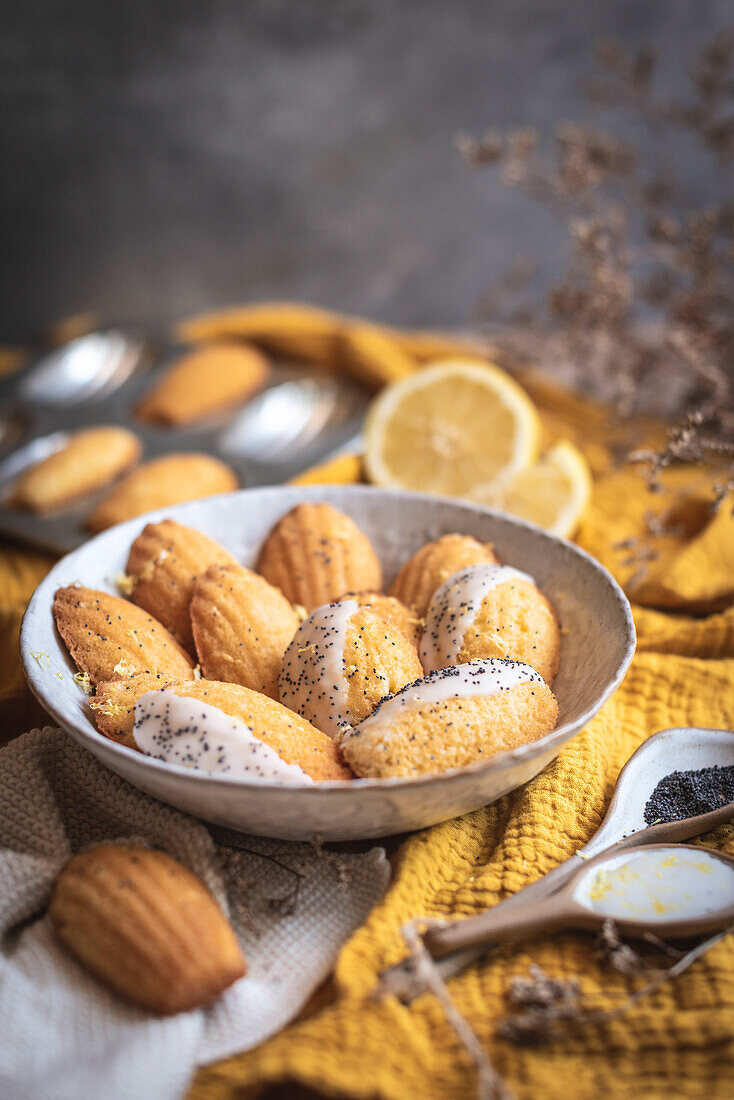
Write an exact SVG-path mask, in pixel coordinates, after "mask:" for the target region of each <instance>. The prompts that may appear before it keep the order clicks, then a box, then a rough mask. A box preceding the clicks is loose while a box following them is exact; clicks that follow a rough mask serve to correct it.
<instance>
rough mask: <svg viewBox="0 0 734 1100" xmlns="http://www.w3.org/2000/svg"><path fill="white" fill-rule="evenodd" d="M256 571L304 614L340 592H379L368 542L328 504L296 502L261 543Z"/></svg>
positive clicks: (378, 568) (378, 571) (376, 566)
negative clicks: (303, 611)
mask: <svg viewBox="0 0 734 1100" xmlns="http://www.w3.org/2000/svg"><path fill="white" fill-rule="evenodd" d="M257 571H258V573H261V574H262V576H263V577H265V579H266V580H268V581H270V583H271V584H273V585H275V587H276V588H279V589H280V590H281V592H282V593H283V595H284V596H285V597H286V598H287V599H289V600H290V602H291V603H292V604H300V605H301V606H303V607H305V608H306V610H307V611H311V610H313V608H314V607H320V606H321V605H322V604H325V603H330V602H331V601H332V600H337V599H339V597H340V596H343V595H344V593H345V592H358V591H361V590H363V589H374V590H377V591H379V590H380V589H381V588H382V568H381V566H380V562H379V560H378V558H377V555H376V554H375V551H374V550H373V548H372V544H371V543H370V541H369V539H368V538H367V536H366V535H365V534H363V532H362V531H360V529H359V528H358V527H357V525H356V524H355V523H354V521H353V520H352V519H350V518H349V516H345V515H344V514H343V513H342V512H338V511H337V510H336V509H335V508H332V507H331V505H330V504H299V505H298V506H297V507H296V508H294V509H293V510H292V511H290V512H288V514H287V515H285V516H283V518H282V519H281V520H279V522H278V523H276V525H275V527H274V528H273V530H272V531H271V532H270V534H269V535H268V537H267V539H266V540H265V543H264V544H263V547H262V550H261V551H260V557H259V560H258V563H257Z"/></svg>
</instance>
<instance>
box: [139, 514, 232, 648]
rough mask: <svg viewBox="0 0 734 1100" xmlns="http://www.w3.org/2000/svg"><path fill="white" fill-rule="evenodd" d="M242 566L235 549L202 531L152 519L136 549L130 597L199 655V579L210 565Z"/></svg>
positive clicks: (168, 521)
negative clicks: (194, 603) (193, 606)
mask: <svg viewBox="0 0 734 1100" xmlns="http://www.w3.org/2000/svg"><path fill="white" fill-rule="evenodd" d="M236 564H237V563H236V562H235V559H234V558H233V557H232V555H231V554H230V553H229V551H227V550H225V549H224V547H223V546H220V545H219V543H218V542H214V541H213V539H210V538H207V536H206V535H202V534H201V532H200V531H194V530H193V529H192V528H191V527H184V526H183V525H182V524H180V523H176V522H175V521H174V520H172V519H164V520H161V522H160V523H149V524H147V525H146V526H145V527H144V528H143V530H142V532H141V533H140V534H139V535H138V537H137V538H136V539H135V542H134V543H133V544H132V546H131V547H130V555H129V557H128V559H127V566H126V572H127V575H128V577H129V579H130V585H131V591H130V598H131V600H132V601H133V602H134V603H136V604H138V606H139V607H142V608H144V609H145V610H146V611H148V612H149V613H150V614H151V615H153V616H155V618H156V619H158V621H159V622H161V623H163V625H164V626H165V627H166V628H167V629H168V630H170V632H171V634H173V636H174V638H176V640H177V641H179V642H180V643H181V645H182V646H183V647H184V648H185V649H186V650H188V652H189V653H193V652H194V639H193V635H192V632H191V617H190V615H189V604H190V603H191V597H192V595H193V591H194V581H195V580H196V578H197V577H198V576H200V575H201V574H202V573H204V572H205V571H206V569H207V567H208V566H210V565H236Z"/></svg>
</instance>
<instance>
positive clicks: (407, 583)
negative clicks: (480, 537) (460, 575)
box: [390, 534, 497, 619]
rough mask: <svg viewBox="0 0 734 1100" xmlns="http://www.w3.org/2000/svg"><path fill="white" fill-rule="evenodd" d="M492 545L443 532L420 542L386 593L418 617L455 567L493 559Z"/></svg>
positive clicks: (492, 560)
mask: <svg viewBox="0 0 734 1100" xmlns="http://www.w3.org/2000/svg"><path fill="white" fill-rule="evenodd" d="M496 561H497V558H496V557H495V555H494V551H493V549H492V547H491V546H490V545H489V544H487V543H482V542H478V541H477V540H476V539H474V538H471V536H469V535H456V534H453V535H443V536H442V537H441V538H440V539H436V541H435V542H427V543H426V545H425V546H421V548H420V550H418V551H417V552H416V553H415V554H413V557H412V558H409V559H408V561H406V563H405V565H404V566H403V567H402V569H401V570H400V572H399V573H398V575H397V577H396V578H395V580H394V582H393V585H392V587H391V589H390V595H391V596H395V598H396V599H398V600H400V601H401V603H404V604H405V606H406V607H409V608H410V610H411V611H412V612H413V614H414V615H416V616H417V617H418V618H419V619H423V618H424V617H425V614H426V611H427V610H428V605H429V603H430V602H431V598H432V596H433V593H434V592H435V591H436V589H437V588H438V587H439V585H441V584H443V582H444V581H445V580H446V579H447V578H448V577H450V576H451V575H452V574H453V573H457V572H458V571H459V569H465V568H466V566H467V565H476V564H477V563H478V562H496Z"/></svg>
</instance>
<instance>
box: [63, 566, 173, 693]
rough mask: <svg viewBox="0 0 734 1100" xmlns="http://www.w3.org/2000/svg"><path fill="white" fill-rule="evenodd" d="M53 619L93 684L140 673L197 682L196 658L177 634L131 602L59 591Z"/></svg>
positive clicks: (88, 591)
mask: <svg viewBox="0 0 734 1100" xmlns="http://www.w3.org/2000/svg"><path fill="white" fill-rule="evenodd" d="M53 616H54V622H55V623H56V629H57V630H58V632H59V634H60V635H61V637H62V638H63V640H64V644H65V645H66V648H67V649H68V651H69V653H70V655H71V658H72V660H73V661H74V664H75V665H76V667H77V668H78V669H79V671H80V672H86V674H87V675H88V676H89V679H90V680H91V682H92V683H93V684H98V683H100V681H102V680H124V679H127V678H128V677H129V676H134V675H135V673H137V672H152V673H161V674H162V675H164V676H167V677H168V679H170V680H186V679H189V678H192V679H193V675H194V670H193V665H192V662H191V659H190V657H189V656H188V654H187V653H186V652H185V651H184V650H183V649H182V648H181V646H180V645H179V644H178V642H177V641H176V639H175V638H174V637H173V635H171V634H169V632H168V631H167V630H166V628H165V627H164V626H163V625H162V624H161V623H159V622H158V621H157V620H156V619H154V618H153V616H152V615H149V614H148V613H147V611H143V609H142V608H140V607H136V606H135V604H133V603H130V601H129V600H122V599H120V597H119V596H110V595H109V594H108V593H107V592H97V591H96V590H95V589H93V588H83V587H82V586H81V585H72V586H70V587H68V588H59V590H58V591H57V593H56V595H55V597H54V604H53Z"/></svg>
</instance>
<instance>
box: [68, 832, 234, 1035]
mask: <svg viewBox="0 0 734 1100" xmlns="http://www.w3.org/2000/svg"><path fill="white" fill-rule="evenodd" d="M49 918H50V921H51V926H52V928H53V930H54V933H55V935H56V938H57V939H58V941H59V942H60V943H61V944H62V945H63V946H64V947H65V948H66V950H67V951H69V952H70V953H71V954H72V955H73V956H74V958H75V959H76V960H77V961H78V962H79V963H81V965H82V966H83V967H84V969H85V970H88V971H89V972H90V973H91V974H93V975H94V976H95V977H96V978H98V979H99V981H101V982H102V983H103V984H104V985H106V986H107V987H108V988H109V989H111V990H112V992H113V993H116V994H117V995H118V996H119V997H122V998H124V999H125V1000H126V1001H130V1002H131V1003H132V1004H135V1005H139V1006H140V1007H141V1008H145V1009H148V1010H149V1011H150V1012H155V1013H157V1014H159V1015H162V1016H170V1015H172V1014H173V1013H175V1012H187V1011H190V1010H191V1009H194V1008H198V1007H199V1006H200V1005H206V1004H210V1003H211V1001H213V1000H214V999H215V998H216V997H218V996H219V994H220V993H222V992H223V991H224V990H225V989H227V987H228V986H230V985H232V983H233V982H235V981H237V979H238V978H241V977H242V976H243V974H244V973H245V960H244V958H243V956H242V951H241V950H240V946H239V943H238V942H237V937H236V936H235V934H234V931H233V930H232V927H231V925H230V924H229V922H228V921H227V919H226V918H225V916H224V914H223V913H222V911H221V909H220V908H219V906H218V905H217V903H216V902H215V900H214V898H213V897H212V895H211V894H210V893H209V891H208V890H207V888H206V886H205V885H204V883H203V882H202V881H201V879H200V878H197V876H196V875H194V874H192V872H191V871H189V870H188V868H187V867H184V866H183V865H182V864H181V863H178V862H177V860H175V859H172V858H171V856H169V855H167V854H166V853H165V852H160V851H154V850H152V849H149V848H143V847H136V846H133V845H124V844H102V845H100V846H99V847H97V848H91V849H90V850H89V851H86V852H82V853H80V854H79V855H76V856H74V857H73V858H72V859H70V860H69V862H68V863H67V864H66V866H65V867H64V869H63V870H62V872H61V874H60V875H59V877H58V878H57V880H56V885H55V886H54V891H53V895H52V897H51V904H50V906H49Z"/></svg>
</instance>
